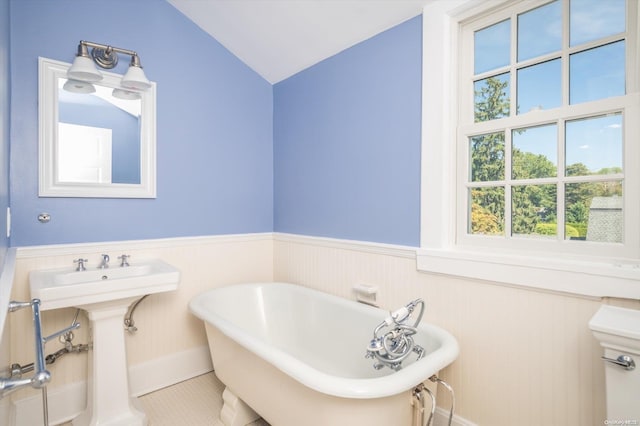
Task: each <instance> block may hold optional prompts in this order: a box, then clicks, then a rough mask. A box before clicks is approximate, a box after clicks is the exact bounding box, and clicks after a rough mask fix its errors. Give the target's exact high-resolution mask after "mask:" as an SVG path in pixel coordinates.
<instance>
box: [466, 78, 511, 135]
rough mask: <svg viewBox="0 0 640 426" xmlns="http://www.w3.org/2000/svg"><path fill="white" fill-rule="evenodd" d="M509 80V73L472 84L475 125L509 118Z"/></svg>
mask: <svg viewBox="0 0 640 426" xmlns="http://www.w3.org/2000/svg"><path fill="white" fill-rule="evenodd" d="M509 80H510V79H509V73H505V74H500V75H496V76H493V77H489V78H485V79H484V80H478V81H476V82H475V83H474V86H473V88H474V96H475V103H474V107H475V109H474V111H475V122H476V123H477V122H479V121H489V120H495V119H497V118H502V117H508V116H509V110H510V104H509V103H510V97H509V90H510V89H509Z"/></svg>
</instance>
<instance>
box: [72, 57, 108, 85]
mask: <svg viewBox="0 0 640 426" xmlns="http://www.w3.org/2000/svg"><path fill="white" fill-rule="evenodd" d="M67 76H68V77H69V78H71V79H73V80H80V81H88V82H90V83H93V82H96V81H100V80H102V73H101V72H100V71H98V69H97V68H96V66H95V65H94V64H93V60H91V58H89V57H88V56H76V59H74V60H73V64H72V65H71V68H69V70H68V71H67Z"/></svg>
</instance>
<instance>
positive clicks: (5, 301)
mask: <svg viewBox="0 0 640 426" xmlns="http://www.w3.org/2000/svg"><path fill="white" fill-rule="evenodd" d="M15 273H16V249H15V248H9V249H6V252H5V255H4V264H3V265H2V270H1V271H0V339H1V338H2V333H3V332H4V325H5V323H6V319H7V315H8V311H9V302H10V301H11V290H12V289H13V278H14V276H15Z"/></svg>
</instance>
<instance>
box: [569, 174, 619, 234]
mask: <svg viewBox="0 0 640 426" xmlns="http://www.w3.org/2000/svg"><path fill="white" fill-rule="evenodd" d="M565 209H566V210H565V218H566V227H567V234H566V235H565V239H572V240H586V241H599V242H613V243H621V242H623V235H624V225H623V196H622V181H610V182H585V183H569V184H567V185H566V189H565ZM569 231H571V232H569Z"/></svg>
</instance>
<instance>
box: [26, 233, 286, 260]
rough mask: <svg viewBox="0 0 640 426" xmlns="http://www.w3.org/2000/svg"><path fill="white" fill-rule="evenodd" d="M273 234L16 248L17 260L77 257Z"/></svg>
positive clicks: (267, 236)
mask: <svg viewBox="0 0 640 426" xmlns="http://www.w3.org/2000/svg"><path fill="white" fill-rule="evenodd" d="M272 239H273V233H271V232H264V233H253V234H223V235H205V236H196V237H174V238H159V239H151V240H130V241H105V242H100V243H74V244H53V245H46V246H25V247H18V249H17V258H18V259H28V258H34V257H44V256H62V255H79V254H81V253H82V252H101V251H109V250H120V249H122V248H123V247H126V249H128V250H153V249H159V248H170V247H178V246H194V245H200V244H225V243H234V242H247V241H261V240H272Z"/></svg>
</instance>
